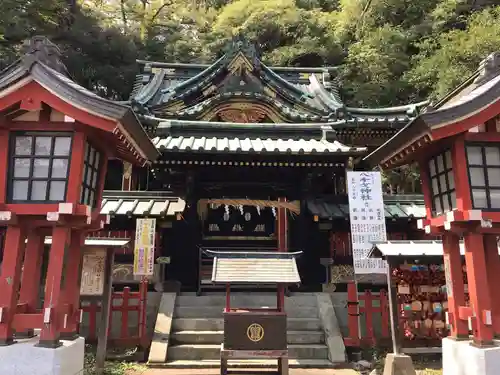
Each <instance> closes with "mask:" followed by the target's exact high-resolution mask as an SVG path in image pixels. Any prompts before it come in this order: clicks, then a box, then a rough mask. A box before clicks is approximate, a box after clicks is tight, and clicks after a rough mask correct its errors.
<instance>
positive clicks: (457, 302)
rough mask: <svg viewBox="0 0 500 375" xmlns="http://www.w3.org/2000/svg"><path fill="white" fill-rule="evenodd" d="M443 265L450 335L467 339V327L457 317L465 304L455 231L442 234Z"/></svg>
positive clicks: (458, 242) (458, 243) (458, 244)
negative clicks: (460, 308)
mask: <svg viewBox="0 0 500 375" xmlns="http://www.w3.org/2000/svg"><path fill="white" fill-rule="evenodd" d="M443 253H444V267H445V276H446V287H447V292H448V322H449V324H450V336H451V337H452V338H455V339H468V338H469V327H468V324H467V322H466V321H464V320H461V319H459V316H458V309H459V307H460V306H465V290H464V280H463V273H462V256H461V255H460V238H459V237H458V235H456V234H455V233H451V232H445V233H444V234H443Z"/></svg>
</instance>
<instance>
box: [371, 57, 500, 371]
mask: <svg viewBox="0 0 500 375" xmlns="http://www.w3.org/2000/svg"><path fill="white" fill-rule="evenodd" d="M499 93H500V54H499V53H498V52H497V53H493V54H491V55H490V56H488V57H487V58H486V59H484V60H483V61H482V62H481V64H480V67H479V69H478V70H477V71H476V72H475V73H474V74H473V75H472V76H471V77H469V78H468V79H467V80H465V81H464V82H463V83H462V84H461V85H459V86H458V87H457V88H456V89H454V90H453V91H452V92H450V93H449V94H448V95H446V96H445V97H444V98H442V99H441V100H439V101H437V102H436V103H434V104H432V105H430V106H429V107H428V108H427V109H426V111H425V112H424V113H422V114H420V115H419V116H418V117H417V118H416V119H415V120H412V121H410V122H409V123H408V124H407V125H406V126H405V127H404V128H402V129H401V130H400V131H399V132H397V133H396V134H395V135H394V136H393V137H392V138H391V139H389V141H387V142H386V143H385V144H384V145H382V146H381V147H379V148H378V149H377V150H375V151H373V152H372V153H371V154H370V155H368V156H367V157H366V158H365V161H367V162H368V163H369V164H370V165H372V166H376V165H379V166H380V167H382V168H385V169H391V168H395V167H398V166H402V165H408V164H413V163H416V164H418V165H419V169H420V172H421V180H422V189H423V191H424V199H425V207H426V215H425V218H423V219H420V220H419V228H421V229H422V230H423V231H425V232H426V233H428V234H434V235H439V236H441V237H442V240H443V241H442V244H441V246H439V247H440V248H441V249H440V250H441V254H440V255H443V258H444V273H445V283H446V295H447V300H446V307H447V312H446V322H447V324H448V327H449V332H448V338H445V339H444V340H443V370H444V374H445V375H455V374H462V373H467V374H478V375H479V374H495V373H497V372H498V370H497V368H498V365H497V364H498V360H499V358H500V349H499V347H498V341H497V340H498V337H500V304H499V300H498V298H496V297H495V296H496V287H497V285H498V283H499V281H500V279H499V275H500V272H499V270H500V256H499V248H498V235H499V234H500V225H499V223H500V216H499V213H498V210H499V208H500V194H499V193H500V116H499V115H500V108H499V104H498V103H499V98H500V95H499ZM415 245H417V246H416V247H418V248H419V249H418V253H417V252H415V251H414V252H413V253H412V254H411V255H410V256H411V257H414V258H415V257H420V258H423V254H425V253H427V254H429V250H430V247H432V246H433V245H431V244H425V243H420V244H415ZM398 246H399V250H397V251H395V250H396V249H392V250H391V248H390V246H387V247H386V249H385V250H384V252H385V255H386V256H391V255H396V256H399V257H403V256H405V255H406V256H408V255H409V253H407V251H408V249H404V245H403V246H401V244H398V245H396V246H395V247H398ZM417 254H420V255H417ZM434 254H435V252H434ZM462 255H464V258H465V263H463V260H462ZM464 270H465V271H466V275H465V276H464V275H463V271H464ZM412 297H413V296H406V301H407V303H409V302H411V301H412V300H415V299H414V298H412ZM420 299H421V298H420ZM434 301H436V298H434Z"/></svg>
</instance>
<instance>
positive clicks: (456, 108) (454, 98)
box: [365, 52, 500, 168]
mask: <svg viewBox="0 0 500 375" xmlns="http://www.w3.org/2000/svg"><path fill="white" fill-rule="evenodd" d="M499 97H500V52H497V53H493V54H491V55H489V56H488V57H487V58H486V59H484V60H483V61H482V62H481V64H480V66H479V69H478V70H476V72H474V74H473V75H472V76H471V77H469V78H468V79H467V80H465V81H464V82H463V83H462V84H461V85H459V86H458V87H457V88H455V89H454V90H453V91H451V92H450V93H449V94H447V95H446V96H445V97H444V98H442V99H441V100H439V101H438V102H436V103H435V104H432V105H431V106H429V107H428V108H427V110H426V111H425V112H423V113H422V114H420V115H419V116H418V117H416V118H415V119H413V120H412V121H410V122H409V123H408V124H407V125H406V126H404V127H403V128H402V129H401V130H400V131H399V132H398V133H396V134H395V135H394V136H393V137H392V138H390V139H389V140H388V141H387V142H386V143H384V144H383V145H382V146H380V147H379V148H378V149H376V150H375V151H373V152H372V153H371V154H370V155H368V156H367V157H366V158H365V160H366V161H367V162H368V163H369V164H371V165H376V164H382V165H383V166H384V167H385V168H388V167H395V166H398V165H401V164H407V163H409V162H411V161H412V156H413V153H414V152H415V151H418V150H419V148H420V147H422V146H423V145H425V144H428V143H430V142H434V141H438V140H440V139H444V138H447V137H450V136H451V135H454V134H457V133H461V132H466V131H468V130H470V129H472V128H475V127H476V128H477V130H478V131H481V130H480V129H479V127H480V126H483V124H484V123H485V121H487V120H490V119H492V118H494V117H495V116H496V115H497V114H498V110H496V109H494V108H493V109H492V105H493V104H494V103H496V102H497V101H498V98H499ZM459 123H460V124H461V125H460V126H456V127H453V126H454V125H458V124H459Z"/></svg>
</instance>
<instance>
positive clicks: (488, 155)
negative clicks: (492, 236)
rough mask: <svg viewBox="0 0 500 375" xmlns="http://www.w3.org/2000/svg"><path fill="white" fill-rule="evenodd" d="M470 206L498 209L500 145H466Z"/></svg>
mask: <svg viewBox="0 0 500 375" xmlns="http://www.w3.org/2000/svg"><path fill="white" fill-rule="evenodd" d="M466 149H467V167H468V170H469V185H470V188H471V197H472V205H473V207H474V208H479V209H500V145H498V146H486V145H477V144H473V145H467V146H466Z"/></svg>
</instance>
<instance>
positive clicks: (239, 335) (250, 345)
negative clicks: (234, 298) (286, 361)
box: [224, 309, 287, 350]
mask: <svg viewBox="0 0 500 375" xmlns="http://www.w3.org/2000/svg"><path fill="white" fill-rule="evenodd" d="M224 348H225V349H228V350H229V349H231V350H286V349H287V336H286V314H285V313H284V312H280V311H272V310H271V311H265V310H257V311H252V310H239V309H235V310H231V311H229V312H224Z"/></svg>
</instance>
